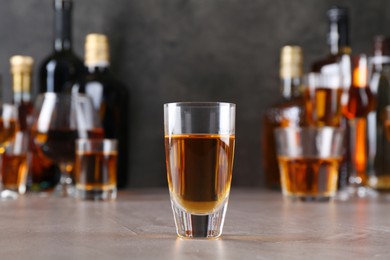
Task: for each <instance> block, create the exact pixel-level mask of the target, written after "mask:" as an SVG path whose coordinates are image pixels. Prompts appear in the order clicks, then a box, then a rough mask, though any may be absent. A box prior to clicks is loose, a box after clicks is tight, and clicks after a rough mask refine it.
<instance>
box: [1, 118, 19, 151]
mask: <svg viewBox="0 0 390 260" xmlns="http://www.w3.org/2000/svg"><path fill="white" fill-rule="evenodd" d="M17 130H18V124H17V122H16V119H9V120H3V119H2V118H0V145H1V146H4V145H6V144H7V143H8V142H10V141H11V140H12V139H13V138H14V137H15V134H16V131H17Z"/></svg>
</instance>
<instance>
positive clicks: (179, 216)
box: [171, 198, 228, 239]
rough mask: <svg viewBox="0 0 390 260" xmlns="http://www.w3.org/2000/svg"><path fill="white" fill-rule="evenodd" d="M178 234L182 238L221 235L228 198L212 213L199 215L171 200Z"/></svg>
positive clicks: (207, 237) (211, 237)
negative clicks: (189, 211)
mask: <svg viewBox="0 0 390 260" xmlns="http://www.w3.org/2000/svg"><path fill="white" fill-rule="evenodd" d="M171 204H172V210H173V216H174V218H175V224H176V231H177V235H178V236H179V237H181V238H205V239H216V238H218V237H220V236H221V234H222V229H223V224H224V221H225V215H226V209H227V204H228V198H226V200H225V202H223V204H222V205H221V207H220V208H219V209H218V210H217V211H215V212H213V213H210V214H204V215H197V214H191V213H188V212H186V211H184V210H183V209H182V208H181V207H180V206H177V205H175V202H174V201H173V200H171Z"/></svg>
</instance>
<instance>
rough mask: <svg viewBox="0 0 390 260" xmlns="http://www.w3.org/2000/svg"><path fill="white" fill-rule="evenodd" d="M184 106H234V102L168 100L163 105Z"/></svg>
mask: <svg viewBox="0 0 390 260" xmlns="http://www.w3.org/2000/svg"><path fill="white" fill-rule="evenodd" d="M173 105H175V106H178V105H179V106H183V107H184V106H185V107H202V108H203V107H218V106H231V107H236V104H235V103H230V102H219V101H215V102H213V101H205V102H203V101H201V102H197V101H195V102H185V101H184V102H170V103H165V104H164V107H169V106H173Z"/></svg>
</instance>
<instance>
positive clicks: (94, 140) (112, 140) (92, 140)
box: [75, 138, 118, 144]
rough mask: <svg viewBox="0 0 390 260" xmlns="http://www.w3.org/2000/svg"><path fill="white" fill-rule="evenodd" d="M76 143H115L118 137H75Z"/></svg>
mask: <svg viewBox="0 0 390 260" xmlns="http://www.w3.org/2000/svg"><path fill="white" fill-rule="evenodd" d="M75 142H76V143H95V144H97V143H112V144H117V143H118V139H115V138H77V139H76V140H75Z"/></svg>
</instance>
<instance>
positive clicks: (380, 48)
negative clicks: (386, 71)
mask: <svg viewBox="0 0 390 260" xmlns="http://www.w3.org/2000/svg"><path fill="white" fill-rule="evenodd" d="M389 47H390V38H388V37H386V36H384V35H377V36H375V37H374V55H376V56H388V55H389V54H390V50H389Z"/></svg>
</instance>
